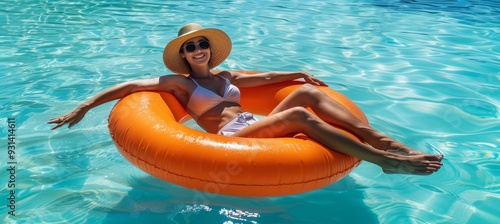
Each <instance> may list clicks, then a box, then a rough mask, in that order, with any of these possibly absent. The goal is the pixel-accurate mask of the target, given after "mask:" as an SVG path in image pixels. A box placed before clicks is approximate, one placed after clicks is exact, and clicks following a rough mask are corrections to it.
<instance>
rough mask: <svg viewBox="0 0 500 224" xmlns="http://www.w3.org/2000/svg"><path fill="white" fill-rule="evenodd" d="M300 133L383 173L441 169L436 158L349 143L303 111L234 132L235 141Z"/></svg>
mask: <svg viewBox="0 0 500 224" xmlns="http://www.w3.org/2000/svg"><path fill="white" fill-rule="evenodd" d="M297 132H300V133H304V134H306V135H307V136H309V137H311V138H312V139H315V140H316V141H318V142H320V143H321V144H323V145H325V146H326V147H328V148H330V149H334V150H336V151H339V152H342V153H345V154H349V155H351V156H354V157H357V158H359V159H362V160H366V161H368V162H372V163H375V164H377V165H379V166H380V167H382V169H383V170H384V172H386V173H407V174H422V175H426V174H431V173H433V172H436V171H437V170H438V169H439V168H440V167H441V165H442V163H441V159H442V156H438V155H426V154H418V155H400V154H395V153H390V152H386V151H382V150H378V149H374V148H373V147H370V146H368V145H366V144H363V143H361V142H359V141H356V140H354V139H352V138H351V137H349V136H347V135H346V134H344V133H342V132H341V131H340V130H339V129H337V128H335V127H333V126H332V125H330V124H328V123H326V122H324V121H323V120H321V119H319V118H318V117H316V116H315V115H314V114H312V113H311V112H309V111H308V110H306V109H305V108H303V107H293V108H289V109H287V110H284V111H281V112H276V113H273V114H272V115H270V116H268V117H265V118H264V119H262V120H260V121H257V122H255V123H253V124H251V125H249V126H248V127H246V128H244V129H242V130H240V131H238V132H236V133H235V134H234V135H233V136H237V137H257V138H262V137H265V138H273V137H282V136H286V135H288V134H290V133H297Z"/></svg>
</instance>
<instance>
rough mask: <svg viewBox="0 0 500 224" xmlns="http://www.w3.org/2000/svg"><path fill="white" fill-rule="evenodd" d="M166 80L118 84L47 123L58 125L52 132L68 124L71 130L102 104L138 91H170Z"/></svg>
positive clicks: (155, 79) (158, 79) (157, 79)
mask: <svg viewBox="0 0 500 224" xmlns="http://www.w3.org/2000/svg"><path fill="white" fill-rule="evenodd" d="M164 79H166V76H164V77H160V78H152V79H145V80H136V81H129V82H124V83H121V84H118V85H116V86H113V87H111V88H109V89H107V90H104V91H103V92H101V93H99V94H97V95H96V96H94V97H92V98H91V99H89V100H87V101H85V102H83V103H82V104H80V106H78V107H77V108H76V109H75V110H73V111H71V112H69V113H67V114H65V115H62V116H58V117H55V118H52V119H50V120H49V121H48V122H47V123H48V124H56V125H55V126H54V127H52V130H54V129H56V128H59V127H61V126H63V125H64V124H68V128H71V127H72V126H73V125H75V124H76V123H78V122H80V121H81V120H82V119H83V117H84V116H85V114H86V113H87V112H88V111H89V110H90V109H92V108H94V107H97V106H99V105H101V104H104V103H107V102H109V101H113V100H116V99H120V98H123V97H125V96H127V95H129V94H131V93H134V92H138V91H148V90H149V91H155V90H161V89H168V88H165V83H168V82H166V81H165V80H164Z"/></svg>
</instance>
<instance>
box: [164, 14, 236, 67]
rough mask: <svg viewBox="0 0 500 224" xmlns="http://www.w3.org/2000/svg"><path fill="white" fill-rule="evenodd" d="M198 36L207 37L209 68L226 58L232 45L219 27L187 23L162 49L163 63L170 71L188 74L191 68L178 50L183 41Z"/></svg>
mask: <svg viewBox="0 0 500 224" xmlns="http://www.w3.org/2000/svg"><path fill="white" fill-rule="evenodd" d="M199 36H203V37H205V38H207V39H208V41H209V42H210V51H211V52H212V53H211V58H210V62H209V66H210V69H212V68H214V67H216V66H217V65H219V64H220V63H222V62H223V61H224V60H226V58H227V56H228V55H229V53H230V52H231V46H232V44H231V39H230V38H229V36H228V35H227V34H226V33H225V32H224V31H222V30H219V29H215V28H203V27H202V26H200V25H199V24H197V23H189V24H186V25H184V26H183V27H182V28H181V29H180V30H179V33H178V35H177V38H175V39H173V40H172V41H170V43H168V44H167V46H165V50H164V51H163V63H165V66H167V68H168V69H170V71H173V72H175V73H179V74H189V72H190V70H191V69H190V67H189V63H188V62H187V61H186V59H184V58H182V57H181V55H180V53H179V52H180V49H181V47H182V45H183V44H184V42H186V41H187V40H189V39H191V38H193V37H199Z"/></svg>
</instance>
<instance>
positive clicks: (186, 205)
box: [90, 176, 379, 223]
mask: <svg viewBox="0 0 500 224" xmlns="http://www.w3.org/2000/svg"><path fill="white" fill-rule="evenodd" d="M128 184H129V185H130V187H132V189H131V190H130V191H128V193H127V194H126V195H125V197H123V198H122V199H121V200H120V201H119V202H118V203H116V204H115V205H114V206H113V207H111V208H101V209H98V208H96V209H94V211H90V212H91V213H93V212H99V213H105V217H104V220H99V222H102V223H138V222H141V223H149V222H152V223H205V222H207V220H210V222H211V223H324V222H327V223H333V222H335V223H336V222H341V223H345V222H349V223H378V222H379V221H378V218H377V215H376V214H374V213H373V212H372V211H371V209H370V208H369V207H368V206H366V205H365V204H364V195H363V194H362V189H363V188H364V186H360V185H358V184H357V183H356V182H355V180H354V179H353V178H351V177H349V176H348V177H346V178H344V179H342V180H340V181H339V182H337V183H335V184H333V185H330V186H327V187H325V188H323V189H318V190H316V191H312V192H308V193H305V194H299V195H290V196H284V197H256V198H245V197H231V196H224V195H213V194H206V193H203V192H197V191H192V190H189V189H186V188H183V187H179V186H176V185H173V184H170V183H166V182H164V181H162V180H159V179H156V178H154V177H151V176H146V177H144V178H138V179H133V180H130V182H129V183H128ZM325 207H326V208H325ZM102 209H104V211H102ZM325 211H328V212H327V213H325ZM347 218H348V219H347ZM96 221H97V220H96Z"/></svg>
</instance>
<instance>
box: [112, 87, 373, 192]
mask: <svg viewBox="0 0 500 224" xmlns="http://www.w3.org/2000/svg"><path fill="white" fill-rule="evenodd" d="M301 84H302V83H299V82H287V83H280V84H272V85H267V86H262V87H258V88H241V89H240V90H241V93H242V94H241V106H242V107H243V109H244V110H245V111H249V112H252V113H255V114H261V115H266V114H268V113H269V112H270V111H271V110H272V109H273V108H274V107H275V106H276V105H277V104H278V103H279V102H280V101H281V100H282V99H283V98H285V97H286V96H287V95H288V94H289V93H290V92H292V91H293V90H294V89H296V88H298V87H299V86H300V85H301ZM318 88H320V89H321V90H322V91H324V92H325V93H326V94H328V95H329V96H330V97H331V98H333V99H335V100H336V101H338V102H340V103H341V104H342V105H344V106H345V107H346V108H347V109H348V110H349V111H351V112H352V113H354V114H355V115H356V116H357V117H359V118H360V119H362V120H363V121H365V122H367V121H366V117H365V116H364V114H363V112H362V111H361V110H360V109H359V108H358V107H357V106H356V105H355V104H354V103H353V102H352V101H350V100H349V99H348V98H347V97H345V96H344V95H342V94H340V93H338V92H336V91H334V90H332V89H329V88H327V87H318ZM188 119H190V117H189V115H188V114H187V113H186V111H185V110H184V109H183V108H182V106H181V105H180V104H179V103H178V102H177V100H176V99H175V98H174V97H173V95H171V94H169V93H165V92H138V93H134V94H131V95H129V96H127V97H124V98H123V99H121V100H120V101H119V102H118V103H117V104H116V105H115V107H114V108H113V110H112V111H111V114H110V116H109V123H108V126H109V131H110V133H111V136H112V138H113V141H114V142H115V144H116V146H117V148H118V150H119V151H120V153H121V154H122V155H123V156H124V157H125V158H126V159H127V160H128V161H130V162H131V163H132V164H134V165H135V166H137V167H138V168H140V169H141V170H143V171H145V172H147V173H149V174H150V175H152V176H155V177H157V178H160V179H162V180H165V181H168V182H170V183H174V184H177V185H180V186H184V187H187V188H191V189H195V190H198V191H203V192H209V193H215V194H226V195H237V196H280V195H288V194H296V193H302V192H306V191H310V190H314V189H317V188H321V187H324V186H327V185H329V184H331V183H333V182H335V181H337V180H339V179H341V178H343V177H344V176H346V175H347V174H349V172H350V171H352V170H353V169H354V168H355V167H356V166H357V165H359V163H360V160H359V159H357V158H354V157H351V156H348V155H345V154H342V153H339V152H336V151H334V150H329V149H327V148H325V147H323V146H322V145H321V144H318V143H316V142H315V141H313V140H310V139H307V137H305V136H303V135H302V137H295V138H291V137H286V138H238V137H227V136H221V135H216V134H210V133H206V132H203V131H199V130H195V129H192V128H189V127H186V126H184V125H182V122H185V121H186V120H188ZM346 133H347V132H346ZM347 134H348V135H350V136H351V137H352V138H356V137H354V136H353V135H351V134H349V133H347Z"/></svg>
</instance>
